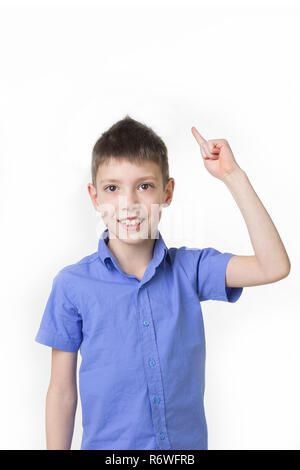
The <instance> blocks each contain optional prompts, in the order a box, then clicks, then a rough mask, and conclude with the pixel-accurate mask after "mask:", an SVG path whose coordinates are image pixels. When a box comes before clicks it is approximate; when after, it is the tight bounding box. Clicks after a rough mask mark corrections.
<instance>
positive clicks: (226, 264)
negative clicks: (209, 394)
mask: <svg viewBox="0 0 300 470" xmlns="http://www.w3.org/2000/svg"><path fill="white" fill-rule="evenodd" d="M191 130H192V134H193V136H194V137H195V139H196V141H197V142H198V144H199V146H200V149H201V153H202V157H203V163H204V166H205V168H206V169H207V170H208V171H209V172H210V173H211V174H212V175H213V176H215V177H216V178H218V179H220V180H221V181H223V182H224V183H225V184H226V186H227V187H228V189H229V190H230V191H231V193H232V195H233V197H234V199H235V201H236V203H237V204H238V206H239V208H240V210H241V213H242V215H243V217H244V219H245V222H246V225H247V228H248V231H249V235H250V239H251V243H252V246H253V249H254V252H255V255H252V256H237V255H234V254H233V253H221V252H220V251H218V250H216V249H214V248H212V247H209V248H203V249H197V248H196V249H194V248H193V249H188V248H186V247H184V246H183V247H180V248H174V247H173V248H167V247H166V245H165V243H164V240H163V238H162V235H161V233H160V232H159V231H158V228H157V226H158V223H159V220H160V218H161V208H162V207H166V206H168V205H170V203H171V200H172V196H173V191H174V184H175V182H174V179H173V178H170V177H169V171H168V156H167V148H166V146H165V144H164V142H163V141H162V139H161V138H160V137H159V136H157V135H156V134H155V133H154V132H153V130H152V129H150V128H149V127H147V126H146V125H144V124H142V123H139V122H137V121H135V120H134V119H132V118H130V117H129V116H128V115H127V116H125V118H124V119H123V120H121V121H119V122H117V123H115V124H114V125H113V126H112V127H111V128H110V129H109V130H108V131H107V132H104V133H103V134H102V136H101V137H100V138H99V140H98V141H97V142H96V144H95V146H94V149H93V156H92V181H93V182H92V183H90V184H88V191H89V195H90V197H91V200H92V203H93V205H94V207H95V209H96V210H97V211H99V212H101V215H102V216H103V219H104V222H105V225H106V227H107V228H106V229H105V230H104V232H103V233H102V235H101V237H100V239H99V243H98V250H97V251H96V252H95V253H93V254H91V255H88V256H86V257H85V258H83V259H81V260H80V261H78V262H77V263H74V264H72V265H69V266H66V267H64V268H63V269H61V270H60V271H59V272H58V274H57V275H56V276H55V278H54V281H53V285H52V290H51V293H50V297H49V299H48V302H47V305H46V308H45V311H44V315H43V318H42V321H41V325H40V328H39V330H38V333H37V336H36V338H35V340H36V341H37V342H39V343H42V344H45V345H48V346H50V347H52V370H51V380H50V385H49V389H48V393H47V400H46V434H47V449H48V450H51V449H70V447H71V441H72V435H73V427H74V417H75V411H76V406H77V385H76V364H77V353H78V350H79V348H80V353H81V357H82V363H81V366H80V370H79V378H80V384H79V388H80V397H81V405H82V424H83V435H82V443H81V450H93V449H94V450H96V449H106V450H108V449H114V450H117V449H120V450H127V449H129V450H132V449H149V450H151V449H152V450H153V449H162V450H168V449H179V450H185V449H195V450H197V449H199V450H200V449H207V426H206V419H205V413H204V406H203V399H204V378H205V371H204V366H205V337H204V328H203V319H202V311H201V304H200V302H201V301H202V302H203V301H205V300H210V299H211V300H221V301H225V302H236V301H237V300H238V299H239V297H240V296H241V293H242V291H243V287H246V286H256V285H262V284H267V283H272V282H276V281H278V280H280V279H283V278H284V277H286V276H287V275H288V273H289V271H290V261H289V258H288V256H287V253H286V251H285V248H284V246H283V244H282V241H281V239H280V237H279V234H278V232H277V230H276V228H275V226H274V224H273V223H272V221H271V219H270V217H269V215H268V214H267V212H266V210H265V209H264V207H263V205H262V203H261V202H260V200H259V198H258V196H257V195H256V193H255V192H254V190H253V188H252V186H251V184H250V182H249V180H248V178H247V175H246V173H245V172H244V171H243V170H242V169H241V168H240V167H239V165H238V164H237V163H236V161H235V159H234V156H233V154H232V152H231V149H230V147H229V144H228V142H227V141H226V140H224V139H218V140H209V141H206V140H205V139H204V138H203V137H202V136H201V135H200V134H199V132H198V131H197V130H196V128H195V127H192V129H191Z"/></svg>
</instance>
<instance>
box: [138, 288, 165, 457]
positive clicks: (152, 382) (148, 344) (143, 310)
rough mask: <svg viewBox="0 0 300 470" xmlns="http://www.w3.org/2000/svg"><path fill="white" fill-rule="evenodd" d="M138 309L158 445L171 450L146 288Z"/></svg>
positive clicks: (139, 300)
mask: <svg viewBox="0 0 300 470" xmlns="http://www.w3.org/2000/svg"><path fill="white" fill-rule="evenodd" d="M140 306H141V307H140ZM137 307H138V313H139V316H140V321H141V324H142V328H141V330H142V331H141V333H142V349H143V354H144V361H145V362H146V367H145V371H146V379H147V384H148V389H149V395H150V397H151V396H152V397H154V399H151V400H150V406H151V409H152V419H153V425H154V430H155V433H156V438H157V443H158V446H159V448H160V449H171V446H170V442H169V439H168V435H167V431H166V419H165V406H164V400H163V396H164V394H163V385H162V373H161V366H160V363H159V356H158V350H157V344H156V338H155V332H154V328H153V319H152V312H151V307H150V302H149V297H148V292H147V288H145V286H144V288H143V289H142V290H139V291H138V299H137ZM145 317H146V318H147V317H148V318H149V319H150V321H149V320H145ZM142 318H144V319H142Z"/></svg>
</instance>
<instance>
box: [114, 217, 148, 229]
mask: <svg viewBox="0 0 300 470" xmlns="http://www.w3.org/2000/svg"><path fill="white" fill-rule="evenodd" d="M138 218H139V217H128V220H134V219H138ZM144 220H145V219H141V222H140V223H139V224H138V225H125V224H122V222H121V221H120V220H118V224H120V225H122V228H123V229H125V230H128V231H135V230H138V229H140V227H141V225H142V223H143V222H144Z"/></svg>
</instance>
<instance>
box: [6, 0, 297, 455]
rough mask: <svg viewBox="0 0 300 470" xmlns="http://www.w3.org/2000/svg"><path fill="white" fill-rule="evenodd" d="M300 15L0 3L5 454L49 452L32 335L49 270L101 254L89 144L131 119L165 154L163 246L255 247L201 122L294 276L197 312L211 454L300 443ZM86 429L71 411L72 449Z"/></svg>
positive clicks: (237, 5) (290, 6) (253, 8)
mask: <svg viewBox="0 0 300 470" xmlns="http://www.w3.org/2000/svg"><path fill="white" fill-rule="evenodd" d="M299 13H300V10H299V6H298V5H297V2H291V1H286V0H285V1H280V2H278V1H262V0H259V1H253V0H251V1H241V0H239V1H223V2H221V1H212V0H209V2H208V1H207V2H204V1H197V2H196V1H187V0H185V1H181V2H179V1H174V0H172V1H166V0H165V1H162V0H159V1H153V0H152V1H141V0H139V1H138V2H132V1H112V0H110V1H109V2H104V1H86V0H85V1H80V2H79V1H62V0H59V1H53V0H52V1H49V2H46V1H41V0H39V1H36V2H29V1H26V2H25V1H24V2H20V1H19V2H16V1H12V0H10V1H7V2H4V1H1V2H0V48H1V63H0V67H1V73H0V85H1V88H0V110H1V111H0V154H1V163H0V165H1V166H0V178H1V179H0V210H1V232H0V233H1V299H0V300H1V327H2V329H1V330H2V334H1V342H0V348H1V352H0V354H1V356H0V357H1V388H0V394H1V396H0V408H1V409H0V414H1V428H0V446H1V449H45V447H46V439H45V417H44V414H45V397H46V392H47V387H48V383H49V377H50V364H51V363H50V359H51V349H50V348H48V347H46V346H42V345H40V344H38V343H35V342H34V337H35V335H36V332H37V329H38V327H39V324H40V320H41V316H42V313H43V310H44V307H45V303H46V301H47V298H48V295H49V293H50V289H51V283H52V279H53V277H54V275H55V274H56V273H57V272H58V271H59V270H60V269H61V268H62V267H64V266H65V265H67V264H71V263H74V262H76V261H78V260H79V259H81V258H82V257H84V256H86V255H88V254H91V253H93V252H94V251H96V250H97V244H98V234H99V227H100V232H102V229H103V228H104V225H101V223H100V225H99V220H98V219H97V217H96V215H97V214H96V211H95V210H94V208H93V206H92V203H91V201H90V199H89V195H88V192H87V184H88V182H90V181H91V176H90V161H91V151H92V147H93V145H94V143H95V141H96V140H97V139H98V137H99V136H100V135H101V134H102V132H104V131H105V130H107V128H108V127H110V126H111V125H112V124H113V123H114V122H116V121H118V120H119V119H122V118H123V117H124V116H125V114H127V113H128V114H129V115H130V116H131V117H133V118H134V119H137V120H140V121H142V122H144V123H146V124H147V125H149V126H150V127H152V128H153V130H154V131H156V132H157V133H158V134H159V135H160V136H161V137H162V138H163V139H164V141H165V143H166V145H167V147H168V151H169V165H170V176H172V177H174V178H175V193H174V198H173V202H172V205H171V206H170V207H168V208H167V209H164V213H163V217H162V221H161V223H160V226H159V228H160V231H161V233H162V235H163V237H164V240H165V242H166V244H167V245H168V246H169V247H171V246H176V247H179V246H183V245H185V246H188V247H198V248H203V247H210V246H211V247H215V248H217V249H218V250H220V251H229V252H233V253H235V254H240V255H251V254H253V249H252V245H251V241H250V238H249V235H248V231H247V227H246V225H245V222H244V219H243V217H242V215H241V213H240V211H239V208H238V206H237V205H236V203H235V201H234V199H233V197H232V195H231V193H230V191H229V190H228V189H227V187H226V186H225V185H224V184H223V183H222V182H221V181H220V180H217V179H215V178H214V177H213V176H211V175H210V174H209V173H208V172H207V171H206V169H205V167H204V165H203V161H202V156H201V154H200V150H199V147H198V145H197V143H196V141H195V139H194V137H193V135H192V134H191V127H192V126H193V125H195V126H196V127H197V129H198V130H199V131H200V133H201V134H202V135H203V136H204V137H205V138H206V139H214V138H225V139H227V140H228V142H229V144H230V146H231V148H232V150H233V153H234V155H235V158H236V160H237V162H238V164H239V165H240V166H241V167H242V168H243V169H244V170H245V171H246V173H247V175H248V177H249V179H250V181H251V183H252V185H253V187H254V189H255V191H256V192H257V194H258V196H259V197H260V199H261V201H262V202H263V204H264V206H265V208H266V209H267V211H268V212H269V214H270V216H271V217H272V220H273V222H274V223H275V225H276V227H277V229H278V231H279V233H280V236H281V238H282V241H283V243H284V245H285V247H286V250H287V252H288V255H289V257H290V260H291V272H290V275H289V276H288V277H287V278H285V279H283V280H282V281H279V282H277V283H273V284H269V285H264V286H259V287H251V288H244V292H243V294H242V296H241V298H240V299H239V300H238V301H237V302H236V303H234V304H229V303H226V302H217V301H208V302H205V303H203V304H202V309H203V316H204V322H205V330H206V342H207V362H206V393H205V405H206V416H207V422H208V431H209V449H236V450H237V449H300V431H299V429H300V427H299V422H300V404H299V396H300V378H299V354H300V334H299V331H300V315H299V314H300V309H299V298H298V294H299V269H300V260H299V239H300V233H299V196H300V192H299V186H300V177H299V169H300V167H299V143H298V139H299V105H300V100H299V98H300V96H299V82H300V73H299V72H300V70H299V40H300V37H299V36H300V33H299V16H300V15H299ZM183 208H184V210H183ZM79 364H80V356H79V362H78V365H79ZM81 432H82V429H81V408H80V400H79V401H78V409H77V415H76V426H75V430H74V437H73V443H72V449H79V447H80V441H81Z"/></svg>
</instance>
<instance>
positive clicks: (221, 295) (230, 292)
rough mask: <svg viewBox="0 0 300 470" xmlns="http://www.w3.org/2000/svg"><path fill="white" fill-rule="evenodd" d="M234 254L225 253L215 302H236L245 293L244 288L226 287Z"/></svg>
mask: <svg viewBox="0 0 300 470" xmlns="http://www.w3.org/2000/svg"><path fill="white" fill-rule="evenodd" d="M232 256H234V253H223V254H222V262H221V266H220V271H219V280H218V290H217V298H216V299H215V300H223V301H224V302H232V303H233V302H236V301H237V300H238V299H239V298H240V296H241V295H242V292H243V287H226V268H227V264H228V262H229V260H230V258H231V257H232Z"/></svg>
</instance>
